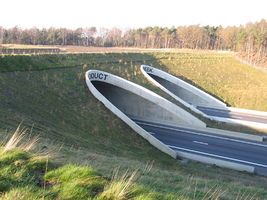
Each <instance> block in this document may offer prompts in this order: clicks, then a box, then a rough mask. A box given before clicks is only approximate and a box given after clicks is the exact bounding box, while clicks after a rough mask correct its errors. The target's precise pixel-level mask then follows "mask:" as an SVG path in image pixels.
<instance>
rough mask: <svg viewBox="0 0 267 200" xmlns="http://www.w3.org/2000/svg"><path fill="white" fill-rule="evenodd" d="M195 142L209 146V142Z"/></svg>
mask: <svg viewBox="0 0 267 200" xmlns="http://www.w3.org/2000/svg"><path fill="white" fill-rule="evenodd" d="M193 142H194V143H197V144H203V145H209V144H208V143H207V142H200V141H196V140H194V141H193Z"/></svg>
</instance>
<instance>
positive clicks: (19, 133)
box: [3, 124, 39, 152]
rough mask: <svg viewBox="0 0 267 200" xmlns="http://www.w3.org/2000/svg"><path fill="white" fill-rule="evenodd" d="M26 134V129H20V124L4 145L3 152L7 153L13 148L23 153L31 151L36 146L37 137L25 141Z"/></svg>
mask: <svg viewBox="0 0 267 200" xmlns="http://www.w3.org/2000/svg"><path fill="white" fill-rule="evenodd" d="M27 132H28V129H27V128H21V124H20V125H19V126H18V127H17V129H16V131H15V132H14V134H13V135H12V137H11V138H10V139H9V140H8V142H7V143H6V144H5V146H4V149H3V152H7V151H10V150H12V149H15V148H19V149H21V150H23V151H30V150H31V149H33V148H34V147H35V146H36V144H37V142H38V140H39V137H38V136H35V137H33V138H28V139H26V138H25V137H26V135H27Z"/></svg>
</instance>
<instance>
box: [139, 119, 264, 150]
mask: <svg viewBox="0 0 267 200" xmlns="http://www.w3.org/2000/svg"><path fill="white" fill-rule="evenodd" d="M136 123H137V124H143V125H148V126H154V127H158V128H164V129H168V130H174V131H182V132H184V133H192V134H195V135H202V136H207V137H212V138H217V139H222V140H228V141H232V142H239V143H244V144H249V145H254V146H260V147H265V148H267V145H264V144H258V143H254V142H248V141H243V140H237V139H232V138H226V137H220V136H215V135H210V134H204V133H198V132H193V131H188V130H183V129H179V128H171V127H166V126H160V125H155V124H149V123H144V122H136Z"/></svg>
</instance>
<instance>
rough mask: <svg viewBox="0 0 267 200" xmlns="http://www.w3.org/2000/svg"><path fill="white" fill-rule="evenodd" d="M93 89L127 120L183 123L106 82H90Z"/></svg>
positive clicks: (179, 119) (146, 101) (132, 94)
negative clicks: (126, 117) (124, 115)
mask: <svg viewBox="0 0 267 200" xmlns="http://www.w3.org/2000/svg"><path fill="white" fill-rule="evenodd" d="M92 84H93V85H94V86H95V88H96V89H97V90H98V91H99V92H100V93H101V94H102V95H103V96H104V97H105V98H107V99H108V100H109V101H110V102H111V103H112V104H113V105H114V106H116V107H117V108H118V109H119V110H120V111H122V112H123V113H124V114H126V115H127V116H128V117H129V118H132V119H137V120H144V121H150V122H156V123H164V124H168V125H177V124H181V123H183V120H182V119H181V118H180V117H178V116H177V115H175V114H173V113H171V112H170V111H168V110H166V109H164V108H162V107H160V106H159V105H157V104H155V103H153V102H151V101H149V100H147V99H145V98H143V97H142V96H140V95H137V94H135V93H132V92H130V91H128V90H125V89H123V88H120V87H118V86H115V85H112V84H109V83H107V82H101V81H92Z"/></svg>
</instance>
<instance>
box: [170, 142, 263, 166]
mask: <svg viewBox="0 0 267 200" xmlns="http://www.w3.org/2000/svg"><path fill="white" fill-rule="evenodd" d="M167 146H169V147H170V148H173V149H178V150H184V151H189V152H192V153H198V154H202V155H206V156H213V157H216V158H223V159H226V160H231V161H235V162H241V163H245V164H250V165H255V166H258V167H265V168H267V165H264V164H259V163H254V162H250V161H246V160H239V159H236V158H230V157H226V156H220V155H216V154H211V153H206V152H202V151H196V150H192V149H186V148H182V147H176V146H172V145H167Z"/></svg>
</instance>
